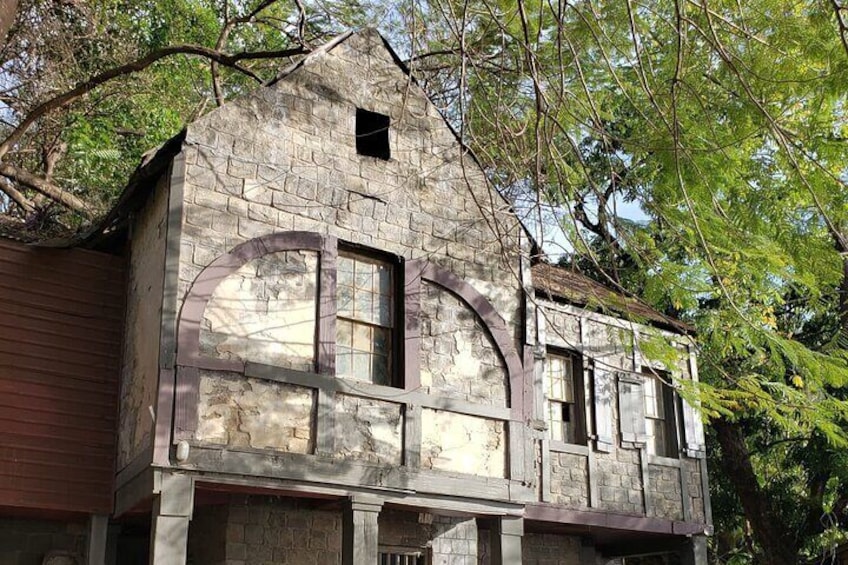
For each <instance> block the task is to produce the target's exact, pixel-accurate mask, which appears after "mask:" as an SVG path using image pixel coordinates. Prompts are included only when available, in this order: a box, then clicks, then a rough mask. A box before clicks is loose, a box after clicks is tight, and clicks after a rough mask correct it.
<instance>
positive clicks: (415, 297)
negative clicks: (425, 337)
mask: <svg viewBox="0 0 848 565" xmlns="http://www.w3.org/2000/svg"><path fill="white" fill-rule="evenodd" d="M403 307H404V326H403V342H404V348H403V354H404V369H403V370H404V374H403V384H404V388H405V389H406V390H415V389H418V388H421V359H420V350H421V262H420V261H410V262H408V263H406V265H404V269H403Z"/></svg>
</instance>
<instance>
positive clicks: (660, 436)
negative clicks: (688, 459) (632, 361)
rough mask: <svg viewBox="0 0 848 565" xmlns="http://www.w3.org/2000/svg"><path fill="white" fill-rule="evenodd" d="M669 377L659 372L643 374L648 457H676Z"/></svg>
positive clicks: (672, 393)
mask: <svg viewBox="0 0 848 565" xmlns="http://www.w3.org/2000/svg"><path fill="white" fill-rule="evenodd" d="M668 379H669V375H668V374H667V373H662V372H660V371H646V372H645V374H644V385H643V387H642V390H643V398H644V399H645V435H646V447H647V450H648V453H649V454H650V455H657V456H660V457H677V455H678V454H677V425H676V418H675V411H674V391H673V390H672V389H671V387H670V386H668V385H667V384H666V383H667V382H668Z"/></svg>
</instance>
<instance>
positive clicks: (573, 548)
mask: <svg viewBox="0 0 848 565" xmlns="http://www.w3.org/2000/svg"><path fill="white" fill-rule="evenodd" d="M521 563H522V565H594V564H584V563H582V562H581V561H580V538H579V537H576V536H565V535H558V534H537V533H532V532H525V534H524V537H523V538H522V540H521Z"/></svg>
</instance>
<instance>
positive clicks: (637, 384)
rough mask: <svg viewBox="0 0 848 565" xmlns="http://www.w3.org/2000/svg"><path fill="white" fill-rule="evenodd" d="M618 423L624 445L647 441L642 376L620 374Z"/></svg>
mask: <svg viewBox="0 0 848 565" xmlns="http://www.w3.org/2000/svg"><path fill="white" fill-rule="evenodd" d="M618 423H619V426H620V432H621V442H622V445H624V444H630V445H629V447H635V446H636V445H638V444H641V443H644V442H645V438H646V436H645V399H644V395H643V384H642V379H641V377H638V376H632V375H628V374H626V373H619V375H618Z"/></svg>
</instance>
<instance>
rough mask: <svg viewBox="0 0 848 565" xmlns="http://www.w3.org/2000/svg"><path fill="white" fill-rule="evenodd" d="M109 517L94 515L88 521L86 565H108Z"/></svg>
mask: <svg viewBox="0 0 848 565" xmlns="http://www.w3.org/2000/svg"><path fill="white" fill-rule="evenodd" d="M108 529H109V516H106V515H105V514H92V515H91V516H90V517H89V519H88V541H87V542H86V545H85V562H86V565H106V537H107V531H108Z"/></svg>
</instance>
